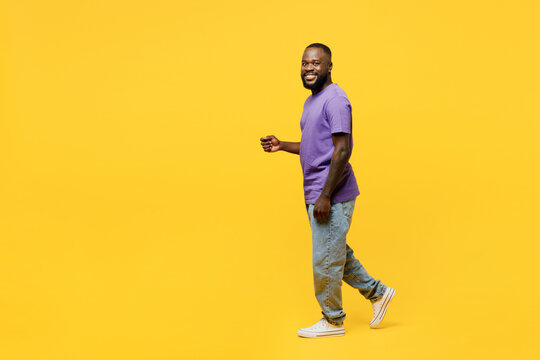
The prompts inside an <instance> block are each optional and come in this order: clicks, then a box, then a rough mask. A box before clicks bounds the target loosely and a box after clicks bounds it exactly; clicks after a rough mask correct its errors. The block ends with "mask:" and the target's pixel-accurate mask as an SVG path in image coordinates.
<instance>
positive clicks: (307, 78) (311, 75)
mask: <svg viewBox="0 0 540 360" xmlns="http://www.w3.org/2000/svg"><path fill="white" fill-rule="evenodd" d="M316 77H317V75H315V74H305V75H304V79H306V80H308V81H311V80H315V78H316Z"/></svg>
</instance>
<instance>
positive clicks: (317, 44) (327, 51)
mask: <svg viewBox="0 0 540 360" xmlns="http://www.w3.org/2000/svg"><path fill="white" fill-rule="evenodd" d="M308 48H319V49H323V51H324V52H325V53H327V54H328V56H330V61H332V51H330V48H329V47H328V46H326V45H324V44H321V43H313V44H309V45H308V46H306V49H308Z"/></svg>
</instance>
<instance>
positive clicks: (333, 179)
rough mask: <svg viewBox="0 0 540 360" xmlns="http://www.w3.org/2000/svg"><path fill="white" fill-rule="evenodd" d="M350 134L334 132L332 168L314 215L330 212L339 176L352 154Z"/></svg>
mask: <svg viewBox="0 0 540 360" xmlns="http://www.w3.org/2000/svg"><path fill="white" fill-rule="evenodd" d="M350 137H351V135H350V134H347V133H336V134H332V141H333V142H334V153H333V154H332V160H331V161H330V169H329V170H328V176H327V177H326V182H325V183H324V187H323V190H322V192H321V195H320V197H319V199H318V200H317V202H316V203H315V207H314V208H313V216H314V217H315V218H320V219H322V218H325V217H327V216H328V215H329V214H330V206H331V204H330V199H331V197H332V193H333V192H334V189H335V188H336V185H337V183H338V181H339V178H340V177H341V175H342V174H343V171H344V170H345V167H346V166H347V163H348V162H349V158H350V156H351V149H350V145H349V144H350Z"/></svg>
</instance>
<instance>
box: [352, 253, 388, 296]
mask: <svg viewBox="0 0 540 360" xmlns="http://www.w3.org/2000/svg"><path fill="white" fill-rule="evenodd" d="M346 247H347V261H346V262H345V270H344V272H343V281H345V282H346V283H347V284H349V285H350V286H352V287H353V288H355V289H358V291H359V292H360V294H362V296H364V297H365V298H366V299H368V300H369V301H371V302H375V301H377V300H379V299H380V298H381V297H382V295H383V294H384V291H385V290H386V287H387V286H386V285H384V284H383V283H381V281H380V280H375V279H374V278H373V277H371V275H369V274H368V272H367V271H366V269H365V268H364V266H363V265H362V264H360V261H358V260H357V259H356V258H355V257H354V255H353V249H351V248H350V246H349V245H346Z"/></svg>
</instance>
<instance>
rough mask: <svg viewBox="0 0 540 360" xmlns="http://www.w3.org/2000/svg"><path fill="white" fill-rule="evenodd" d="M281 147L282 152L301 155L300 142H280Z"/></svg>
mask: <svg viewBox="0 0 540 360" xmlns="http://www.w3.org/2000/svg"><path fill="white" fill-rule="evenodd" d="M279 146H280V148H281V149H280V150H283V151H286V152H290V153H291V154H296V155H298V154H300V143H299V142H288V141H280V143H279Z"/></svg>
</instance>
